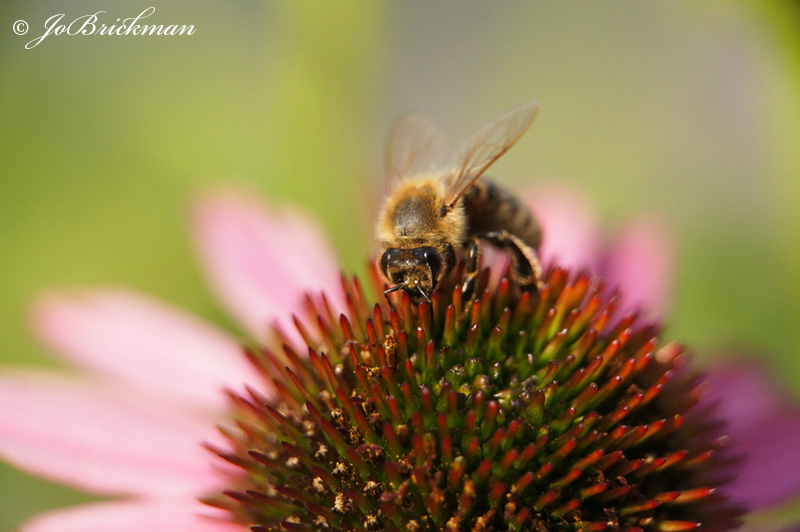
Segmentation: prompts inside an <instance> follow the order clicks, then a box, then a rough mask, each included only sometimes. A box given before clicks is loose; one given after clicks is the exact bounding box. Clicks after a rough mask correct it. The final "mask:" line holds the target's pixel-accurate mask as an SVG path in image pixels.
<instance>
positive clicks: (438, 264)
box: [417, 247, 442, 282]
mask: <svg viewBox="0 0 800 532" xmlns="http://www.w3.org/2000/svg"><path fill="white" fill-rule="evenodd" d="M417 252H419V253H420V254H422V258H423V260H424V261H425V264H427V265H428V267H429V268H430V269H431V277H432V280H433V281H434V282H436V279H438V278H439V273H440V272H441V271H442V254H441V253H439V251H438V250H437V249H436V248H431V247H424V248H419V249H418V250H417Z"/></svg>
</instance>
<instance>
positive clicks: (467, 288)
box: [461, 237, 481, 304]
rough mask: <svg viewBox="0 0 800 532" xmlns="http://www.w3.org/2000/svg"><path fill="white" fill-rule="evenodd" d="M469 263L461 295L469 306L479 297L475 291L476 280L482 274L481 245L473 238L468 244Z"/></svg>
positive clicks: (467, 263)
mask: <svg viewBox="0 0 800 532" xmlns="http://www.w3.org/2000/svg"><path fill="white" fill-rule="evenodd" d="M467 249H468V252H467V262H466V268H465V271H464V275H465V277H466V278H465V279H464V284H462V285H461V294H462V296H461V297H462V298H463V300H464V301H466V302H467V303H468V304H469V303H472V301H473V300H474V299H475V297H476V296H477V293H476V291H475V280H476V279H477V278H478V274H479V273H480V272H481V243H480V241H479V240H478V239H477V238H475V237H473V238H472V239H470V241H469V243H468V244H467Z"/></svg>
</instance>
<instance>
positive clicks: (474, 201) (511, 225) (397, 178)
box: [377, 101, 543, 303]
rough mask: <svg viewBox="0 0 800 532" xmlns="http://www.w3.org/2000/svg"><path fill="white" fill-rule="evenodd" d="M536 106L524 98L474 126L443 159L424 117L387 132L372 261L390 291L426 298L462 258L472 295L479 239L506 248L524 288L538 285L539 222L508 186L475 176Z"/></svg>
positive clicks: (466, 287) (438, 142)
mask: <svg viewBox="0 0 800 532" xmlns="http://www.w3.org/2000/svg"><path fill="white" fill-rule="evenodd" d="M538 110H539V104H538V102H535V101H534V102H529V103H526V104H523V105H520V106H519V107H515V108H514V109H511V110H510V111H508V112H506V113H504V114H502V115H500V116H499V117H497V118H496V119H494V120H493V121H491V122H489V123H488V124H486V125H485V126H483V127H482V128H481V129H479V130H478V131H477V132H476V133H475V134H474V135H473V136H472V137H470V138H469V139H468V140H467V141H466V142H465V143H464V144H463V145H462V146H461V148H460V149H458V150H456V152H455V156H454V157H453V158H452V162H451V163H450V164H447V165H445V166H442V165H441V164H440V163H439V164H437V162H438V161H440V160H441V158H440V155H441V153H442V152H443V140H442V138H443V137H442V136H441V135H440V134H439V133H438V132H437V130H436V129H435V128H434V127H433V126H432V125H431V124H430V123H429V122H428V121H427V120H425V119H422V118H420V117H408V118H406V119H404V120H402V121H400V122H399V123H398V124H397V125H396V126H395V128H394V131H393V134H392V135H391V136H390V140H389V144H388V147H387V152H386V192H387V195H386V200H385V202H384V205H383V209H382V212H381V215H380V218H379V221H378V227H377V236H378V241H379V242H380V245H381V247H382V249H383V253H382V254H381V257H380V259H379V260H378V267H379V270H380V272H381V274H382V275H383V276H384V278H385V279H386V281H387V282H388V283H389V285H390V288H389V289H387V290H386V291H385V294H386V295H388V294H389V293H391V292H394V291H396V290H405V291H406V292H407V293H408V294H409V296H410V297H411V299H412V301H414V302H415V303H418V302H420V301H422V300H423V299H424V300H427V301H429V302H430V294H431V292H432V291H433V289H434V288H435V287H436V285H437V284H438V283H439V282H440V281H441V280H442V278H444V277H445V276H446V275H447V274H448V272H450V271H451V270H452V269H453V268H454V267H455V265H456V261H457V259H458V258H459V257H463V258H465V260H466V268H465V280H464V282H463V285H462V290H463V293H464V294H465V298H466V300H469V299H470V298H471V297H474V295H475V294H474V293H473V291H474V283H475V279H476V277H477V275H478V273H479V271H480V265H481V244H480V243H481V241H486V242H489V243H491V244H493V245H494V246H496V247H499V248H502V249H505V250H507V251H508V252H509V253H510V255H511V276H512V279H513V280H514V281H516V282H517V283H518V284H519V285H520V286H521V287H523V288H525V289H534V290H540V289H541V288H542V287H543V283H542V265H541V262H540V261H539V256H538V254H537V250H538V249H539V245H540V244H541V240H542V230H541V227H540V225H539V223H538V222H537V221H536V219H535V218H534V216H533V214H532V213H531V212H530V210H528V208H527V207H525V205H524V204H523V203H522V202H521V201H520V200H519V199H518V198H517V197H516V196H515V195H514V194H513V193H511V192H510V191H509V190H507V189H506V188H503V187H501V186H500V185H497V184H495V183H493V182H492V181H489V180H487V179H480V177H481V176H482V175H483V173H484V172H485V171H486V170H487V169H488V168H489V166H491V165H492V163H494V162H495V161H496V160H497V159H498V158H500V156H502V155H503V154H504V153H505V152H506V151H508V149H509V148H511V146H513V145H514V143H515V142H516V141H517V140H519V138H520V137H521V136H522V135H523V133H525V131H526V130H527V129H528V127H529V126H530V125H531V123H532V122H533V119H534V118H535V117H536V113H537V111H538Z"/></svg>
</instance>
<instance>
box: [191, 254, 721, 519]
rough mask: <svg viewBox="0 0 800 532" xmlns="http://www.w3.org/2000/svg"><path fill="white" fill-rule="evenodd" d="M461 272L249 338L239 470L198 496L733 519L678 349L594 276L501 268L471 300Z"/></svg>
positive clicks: (418, 513) (285, 506) (384, 513)
mask: <svg viewBox="0 0 800 532" xmlns="http://www.w3.org/2000/svg"><path fill="white" fill-rule="evenodd" d="M453 277H455V276H451V278H450V279H449V280H447V281H446V282H445V283H443V285H442V286H441V287H440V289H439V291H437V292H436V293H434V294H433V296H432V303H427V302H423V303H421V304H420V305H419V307H416V306H413V305H412V304H411V302H410V300H409V298H408V296H406V295H404V294H403V295H399V294H397V297H396V298H395V299H394V300H393V304H392V305H389V304H387V303H386V302H383V301H382V302H380V303H376V304H374V306H373V307H372V308H370V307H369V306H368V305H367V303H366V302H365V298H364V296H363V292H362V290H361V287H360V285H359V284H358V281H357V280H353V281H346V282H344V285H345V292H346V294H347V301H348V307H349V308H348V316H349V317H346V316H344V315H342V316H341V317H340V318H339V319H336V318H335V317H334V316H333V315H332V314H331V312H330V310H329V307H328V306H327V305H326V304H323V305H322V306H321V309H322V310H321V311H319V312H318V316H317V319H316V322H317V329H318V330H317V331H316V332H315V333H312V332H309V331H307V330H305V329H304V328H303V327H302V326H301V327H300V328H301V333H302V335H303V337H304V338H305V339H306V341H307V343H308V355H307V356H306V354H305V353H302V355H301V354H299V353H296V352H295V351H294V350H293V349H291V348H290V347H288V346H284V348H283V351H282V352H273V351H270V350H267V349H264V350H261V351H259V352H255V351H252V352H250V353H249V357H250V359H251V361H252V362H253V363H254V364H255V366H256V367H257V368H258V369H259V370H260V371H261V373H262V375H263V376H264V377H265V378H266V379H267V380H268V381H269V386H271V389H272V390H275V392H274V393H273V394H272V396H271V397H272V398H270V399H267V395H266V394H262V393H260V392H259V391H258V390H256V389H249V390H248V393H247V394H244V395H235V394H234V395H232V396H233V398H234V400H235V402H236V405H237V418H236V424H237V429H236V430H226V435H227V436H228V438H229V439H230V449H229V450H225V451H223V450H219V449H216V450H215V452H217V453H218V454H219V455H220V456H222V457H223V458H224V459H226V460H227V461H228V462H230V463H232V464H235V465H236V466H238V471H239V472H238V473H236V474H234V475H232V480H231V482H232V486H231V489H230V490H228V491H226V492H225V493H224V494H222V495H220V496H217V497H212V498H209V499H208V500H207V501H206V502H207V503H209V504H213V505H216V506H220V507H223V508H226V509H228V510H230V511H231V515H232V518H233V519H234V520H235V521H237V522H239V523H242V524H243V525H247V526H249V527H251V529H252V530H254V531H267V530H270V531H271V530H290V531H294V530H297V531H300V530H368V531H372V530H387V531H390V530H391V531H395V530H396V531H401V530H402V531H409V532H415V531H422V530H452V531H461V530H487V531H488V530H498V531H499V530H532V531H601V530H628V531H636V530H641V531H645V530H660V531H679V530H692V529H698V528H702V529H703V530H727V529H731V528H734V527H735V516H736V513H737V510H736V509H735V508H733V507H732V506H730V505H729V504H728V503H727V502H726V499H725V498H724V497H723V496H722V495H721V494H720V493H718V491H717V485H718V484H719V483H720V482H721V481H722V480H723V478H724V474H725V467H726V465H727V463H726V461H724V460H723V458H722V457H721V453H720V452H719V451H720V450H721V448H722V447H724V438H720V437H717V436H718V434H716V429H717V428H718V424H717V423H716V420H714V419H713V418H710V416H709V415H708V412H706V411H705V409H700V408H698V407H696V406H695V405H696V403H697V402H698V400H699V398H700V391H701V390H702V381H700V380H699V379H696V378H692V376H691V375H687V373H688V372H687V371H686V370H685V369H683V368H682V367H683V365H684V358H685V357H684V356H683V354H682V350H681V348H680V347H678V346H676V345H674V344H669V345H666V346H664V347H661V348H660V349H659V348H658V347H657V341H656V339H655V334H656V329H655V327H654V326H640V325H637V324H636V318H635V316H633V315H629V316H625V317H622V318H621V319H614V316H613V311H614V307H615V299H614V298H613V297H612V298H608V297H605V296H604V295H603V290H602V289H601V287H600V286H597V285H596V283H594V282H593V281H592V280H591V279H590V278H589V277H587V276H578V277H577V278H575V279H574V280H571V281H570V279H569V276H568V274H567V273H566V272H564V271H562V270H559V269H555V270H553V271H552V272H550V274H549V275H548V278H547V287H546V288H545V289H544V290H543V291H542V292H541V293H539V294H538V295H533V294H531V293H528V292H522V291H520V290H519V289H518V288H517V287H515V286H513V284H511V283H510V282H509V281H507V280H503V281H502V282H501V283H500V284H499V285H498V286H496V287H494V288H493V289H492V290H489V289H486V290H484V291H483V292H482V294H481V297H480V298H479V299H478V300H476V301H475V302H474V303H473V304H472V305H471V306H469V308H466V309H465V308H464V302H463V301H462V297H461V292H460V289H459V288H458V286H454V285H455V282H454V281H453ZM486 277H487V276H486V274H484V281H483V285H484V286H485V285H486ZM376 285H377V281H376ZM376 288H377V289H379V288H380V287H379V286H376ZM376 292H378V290H376ZM378 293H379V292H378ZM699 410H703V411H699Z"/></svg>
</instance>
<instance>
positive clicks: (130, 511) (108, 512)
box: [20, 499, 244, 532]
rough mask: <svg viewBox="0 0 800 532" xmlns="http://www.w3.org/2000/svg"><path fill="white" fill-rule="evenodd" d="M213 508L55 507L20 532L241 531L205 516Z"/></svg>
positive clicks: (181, 503) (144, 504)
mask: <svg viewBox="0 0 800 532" xmlns="http://www.w3.org/2000/svg"><path fill="white" fill-rule="evenodd" d="M212 512H213V510H212V509H211V508H209V507H207V506H204V505H202V504H201V503H199V502H197V501H194V500H192V499H178V500H159V501H133V502H108V503H96V504H87V505H85V506H78V507H75V508H67V509H64V510H55V511H52V512H48V513H46V514H42V515H40V516H37V517H35V518H34V519H32V520H31V521H29V522H28V523H26V524H25V525H23V526H22V528H21V529H20V532H108V531H111V530H113V531H114V532H188V531H191V532H242V531H243V530H244V527H242V526H241V525H234V524H232V523H227V522H224V521H221V520H220V519H221V518H222V516H220V519H216V518H213V517H206V516H207V515H208V514H211V513H212Z"/></svg>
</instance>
